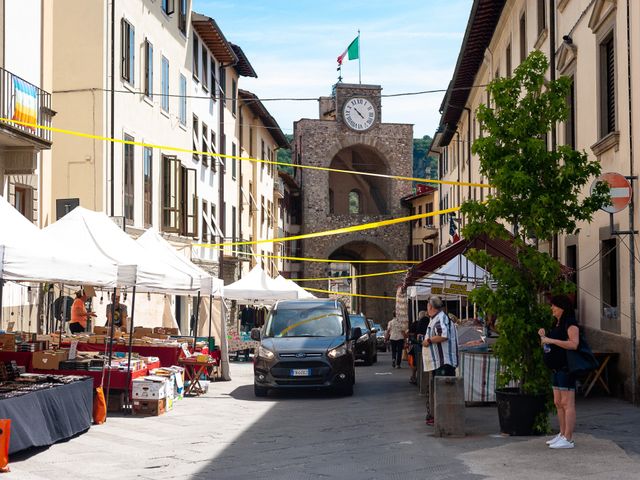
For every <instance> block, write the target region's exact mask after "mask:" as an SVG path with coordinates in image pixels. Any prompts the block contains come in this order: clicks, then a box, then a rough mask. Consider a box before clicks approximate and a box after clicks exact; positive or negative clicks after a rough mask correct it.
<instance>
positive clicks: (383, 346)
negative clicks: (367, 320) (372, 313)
mask: <svg viewBox="0 0 640 480" xmlns="http://www.w3.org/2000/svg"><path fill="white" fill-rule="evenodd" d="M373 328H375V329H376V346H377V347H378V351H379V352H386V351H387V350H388V344H387V342H386V341H385V339H384V334H385V331H384V328H382V325H380V324H379V323H374V324H373Z"/></svg>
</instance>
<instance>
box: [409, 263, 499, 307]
mask: <svg viewBox="0 0 640 480" xmlns="http://www.w3.org/2000/svg"><path fill="white" fill-rule="evenodd" d="M485 282H491V274H490V273H489V272H487V271H486V270H485V269H484V268H482V267H480V266H478V265H476V264H475V263H473V262H472V261H471V260H469V259H468V258H467V257H465V256H464V255H463V254H458V255H456V256H455V257H453V258H452V259H451V260H449V261H448V262H447V263H445V264H444V265H442V266H441V267H440V268H438V269H437V270H436V271H435V272H432V273H430V274H427V275H425V276H423V277H421V278H419V279H417V280H416V281H415V285H412V286H409V287H407V297H409V298H418V299H420V300H424V299H427V298H429V296H430V295H431V293H432V287H434V288H436V287H437V288H439V289H441V288H445V287H446V286H447V285H451V284H452V283H453V284H466V285H467V286H468V287H472V286H476V285H480V284H483V283H485ZM468 290H470V288H468ZM448 295H455V293H453V292H451V293H448V294H445V296H448Z"/></svg>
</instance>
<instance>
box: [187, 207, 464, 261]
mask: <svg viewBox="0 0 640 480" xmlns="http://www.w3.org/2000/svg"><path fill="white" fill-rule="evenodd" d="M458 210H460V207H451V208H445V209H444V210H436V211H435V212H428V213H419V214H417V215H410V216H408V217H400V218H392V219H390V220H381V221H379V222H371V223H362V224H360V225H352V226H350V227H342V228H337V229H335V230H325V231H323V232H315V233H304V234H302V235H294V236H292V237H282V238H265V239H263V240H251V241H245V242H228V243H194V244H193V246H195V247H209V248H215V247H234V246H237V245H260V244H262V243H276V242H291V241H293V240H304V239H306V238H317V237H328V236H330V235H342V234H343V233H352V232H361V231H362V230H371V229H373V228H380V227H387V226H389V225H396V224H398V223H404V222H411V221H413V220H420V219H421V218H427V217H435V216H436V215H444V214H446V213H451V212H457V211H458ZM292 258H294V257H292ZM331 261H334V260H331ZM388 263H398V262H393V261H389V262H388ZM415 263H420V262H415Z"/></svg>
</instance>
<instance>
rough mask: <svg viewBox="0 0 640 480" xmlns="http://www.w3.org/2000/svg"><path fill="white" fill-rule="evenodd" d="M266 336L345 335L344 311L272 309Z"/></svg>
mask: <svg viewBox="0 0 640 480" xmlns="http://www.w3.org/2000/svg"><path fill="white" fill-rule="evenodd" d="M265 332H266V333H265V336H266V337H337V336H338V335H343V333H344V329H343V324H342V312H341V311H340V310H339V309H337V308H317V307H314V308H308V309H279V310H272V311H271V314H270V315H269V319H268V320H267V328H266V329H265Z"/></svg>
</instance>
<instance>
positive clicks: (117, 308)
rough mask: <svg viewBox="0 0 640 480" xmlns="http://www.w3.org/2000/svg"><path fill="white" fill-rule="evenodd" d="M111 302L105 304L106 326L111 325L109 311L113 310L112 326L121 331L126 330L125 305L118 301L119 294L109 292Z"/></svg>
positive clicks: (126, 315)
mask: <svg viewBox="0 0 640 480" xmlns="http://www.w3.org/2000/svg"><path fill="white" fill-rule="evenodd" d="M111 302H112V303H110V304H109V305H107V325H106V326H107V327H110V326H111V312H112V310H113V326H114V327H116V328H119V329H120V330H122V331H123V332H126V331H127V317H128V314H127V306H126V305H124V304H122V303H120V294H119V293H118V294H116V295H114V294H111Z"/></svg>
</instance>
